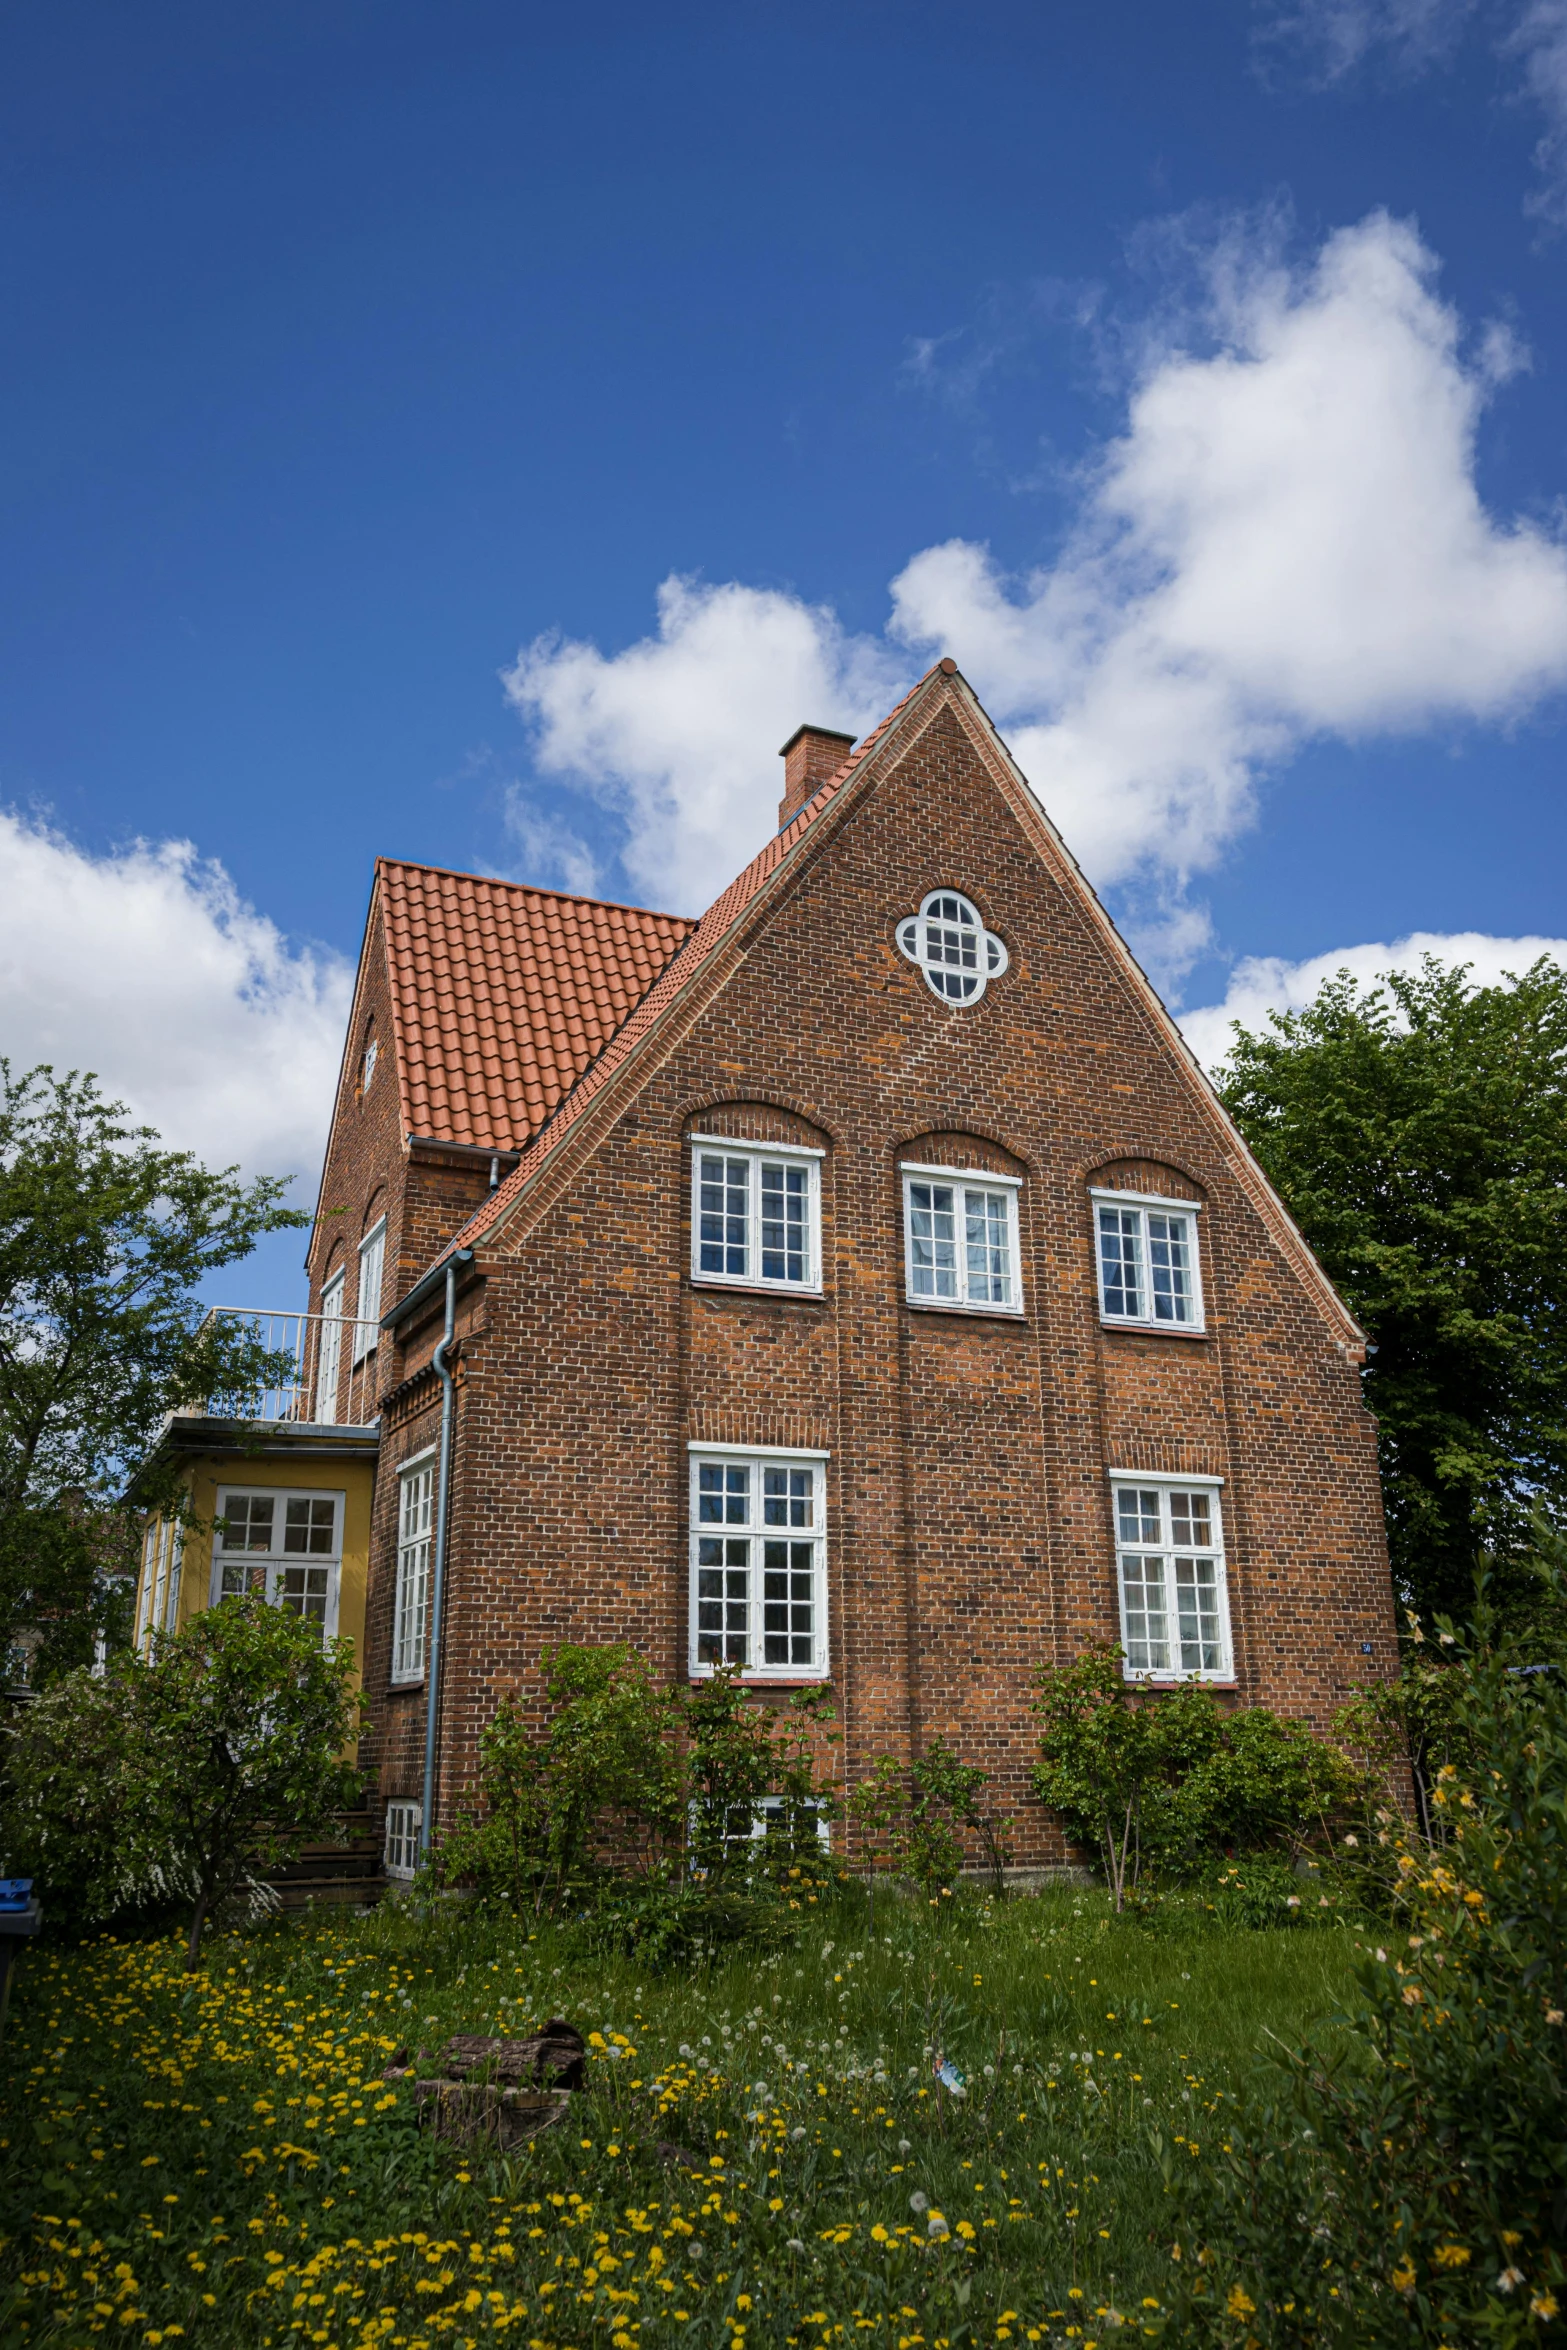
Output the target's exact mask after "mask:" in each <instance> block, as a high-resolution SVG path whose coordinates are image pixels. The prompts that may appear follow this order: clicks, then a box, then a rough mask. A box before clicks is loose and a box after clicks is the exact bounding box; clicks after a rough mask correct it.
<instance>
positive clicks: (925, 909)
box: [898, 889, 1007, 1004]
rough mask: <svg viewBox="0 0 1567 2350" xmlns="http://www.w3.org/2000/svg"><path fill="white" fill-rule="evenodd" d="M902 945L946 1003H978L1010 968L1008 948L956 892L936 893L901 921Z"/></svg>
mask: <svg viewBox="0 0 1567 2350" xmlns="http://www.w3.org/2000/svg"><path fill="white" fill-rule="evenodd" d="M898 945H899V946H900V947H901V948H902V950H903V952H904V954H906V955H907V956H908V958H909V961H910V962H911V963H917V964H918V965H919V967H920V969H921V970H922V971H923V972H924V974H925V984H926V986H927V987H928V988H929V989H930V990H931V992H932V994H934V995H938V996H940V998H941V1000H942V1002H943V1003H946V1004H977V1003H978V1002H979V999H980V997H981V996H982V995H983V994H984V992H985V989H986V986H987V984H988V983H989V982H990V981H991V980H992V979H998V978H999V977H1000V976H1001V973H1002V972H1003V971H1004V970H1005V969H1006V967H1007V950H1006V948H1005V947H1004V946H1003V945H1002V943H1001V941H1000V939H999V938H997V936H996V934H995V932H994V931H993V930H987V929H986V928H985V925H984V922H983V921H982V919H981V917H980V914H979V911H978V909H977V907H975V906H974V905H972V904H971V903H970V901H969V900H968V899H967V898H966V897H963V896H962V895H961V894H960V893H959V892H958V891H957V890H955V889H933V890H932V891H931V893H930V895H929V897H927V898H926V899H925V900H924V902H923V904H922V905H921V907H920V910H919V912H918V913H917V914H914V915H911V916H910V918H909V919H908V921H907V922H900V923H899V925H898Z"/></svg>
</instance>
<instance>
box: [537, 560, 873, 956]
mask: <svg viewBox="0 0 1567 2350" xmlns="http://www.w3.org/2000/svg"><path fill="white" fill-rule="evenodd" d="M902 665H903V664H902V662H901V659H900V658H898V657H897V656H894V655H893V654H892V653H891V652H890V650H889V649H888V648H886V647H884V646H879V645H877V644H876V643H874V642H871V641H868V640H866V639H864V638H855V637H851V636H849V635H847V634H846V633H845V631H844V630H843V629H842V628H841V627H840V625H839V623H838V621H837V618H836V617H835V615H834V614H833V613H832V612H830V611H828V610H827V609H825V608H824V607H822V606H820V605H811V604H806V603H803V602H802V601H801V600H800V599H799V598H798V597H797V596H792V595H788V594H785V593H783V592H781V591H779V590H776V589H764V588H750V587H743V586H740V585H738V584H736V583H730V584H729V585H726V586H722V587H707V586H703V585H702V584H701V583H700V582H699V581H696V580H690V579H666V580H665V581H664V583H663V585H662V587H661V588H660V589H659V591H658V634H657V635H656V636H655V637H647V638H644V639H643V640H642V642H641V643H640V644H635V645H632V646H630V647H628V649H627V650H626V651H624V652H622V653H616V654H613V655H611V656H609V657H606V656H605V655H604V654H602V653H601V652H600V651H599V650H598V648H597V646H595V645H589V644H583V643H581V642H579V641H575V640H571V639H561V638H559V637H541V638H539V639H538V640H537V641H536V642H535V643H533V644H531V645H528V646H525V647H524V649H523V651H522V652H521V653H519V655H518V656H517V661H516V665H515V666H514V667H513V668H512V669H510V670H508V671H507V673H506V679H505V683H506V691H507V693H508V695H509V697H510V699H511V700H512V702H513V703H514V705H515V706H516V708H517V709H518V710H519V711H521V712H522V713H523V715H524V716H525V717H526V718H527V719H528V720H529V721H530V722H531V724H532V726H533V729H534V755H535V758H536V761H537V763H538V765H539V766H540V767H541V768H542V769H543V770H544V771H545V772H546V773H548V774H552V775H563V776H570V777H572V778H574V779H576V780H578V781H580V782H582V783H583V784H585V785H587V786H588V787H589V789H591V790H592V791H593V792H594V793H595V794H596V795H597V796H598V797H599V798H600V799H601V800H602V801H603V802H605V803H606V804H607V805H608V806H609V807H610V808H612V809H613V810H614V811H615V812H616V813H617V814H618V815H619V816H620V817H621V819H622V821H623V822H624V824H625V827H626V841H625V846H624V847H623V849H622V851H621V861H622V863H623V864H624V866H625V868H626V870H627V872H628V873H630V874H631V875H632V876H633V878H634V879H635V880H636V882H637V883H638V884H639V885H640V886H642V887H643V888H645V889H647V890H648V891H650V892H651V893H652V894H653V895H654V897H655V899H656V900H657V902H658V903H660V904H661V905H665V906H668V907H670V908H671V909H672V910H674V911H677V912H686V911H693V910H695V911H699V910H700V909H701V908H702V907H703V906H705V905H706V904H707V903H708V902H709V900H710V899H711V898H712V897H713V896H714V895H715V894H716V892H717V891H718V890H719V889H721V888H722V887H723V885H724V883H725V882H727V881H728V880H730V879H731V878H732V876H733V875H734V874H735V873H736V872H738V871H739V869H740V868H741V866H743V865H744V864H746V863H747V861H748V860H749V859H750V858H751V857H753V856H754V855H755V854H756V851H757V850H758V848H760V846H761V845H762V842H763V841H764V840H765V839H766V837H767V834H768V832H769V831H770V830H771V829H772V821H770V819H772V818H773V805H775V804H776V802H777V800H778V798H779V796H780V794H781V792H782V789H783V769H782V767H781V766H780V765H779V762H778V758H777V756H776V754H777V750H778V746H779V745H780V744H781V743H782V741H783V740H784V737H785V736H786V735H789V734H792V733H793V732H794V729H795V727H796V726H798V725H799V724H800V723H801V722H802V720H809V721H810V722H811V723H813V724H816V725H820V726H841V727H843V728H844V729H845V730H846V731H851V732H858V731H863V730H864V729H865V728H866V727H868V726H871V725H873V724H874V723H875V721H876V719H877V718H878V717H880V716H881V714H882V710H883V707H884V705H885V703H886V701H887V700H888V698H889V697H890V696H892V695H894V694H895V693H896V691H897V688H898V673H899V670H900V668H901V667H902ZM773 821H775V819H773Z"/></svg>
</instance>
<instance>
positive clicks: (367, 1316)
mask: <svg viewBox="0 0 1567 2350" xmlns="http://www.w3.org/2000/svg"><path fill="white" fill-rule="evenodd" d="M385 1285H386V1218H385V1217H384V1216H383V1217H382V1218H381V1220H380V1222H379V1223H378V1224H372V1225H371V1227H370V1229H369V1231H368V1232H367V1233H366V1234H365V1236H364V1238H363V1240H362V1241H361V1242H360V1243H359V1290H358V1295H357V1297H356V1298H355V1301H354V1359H353V1367H354V1369H355V1370H357V1369H358V1368H359V1365H360V1364H361V1363H362V1362H363V1361H364V1359H365V1357H366V1355H370V1354H374V1352H375V1350H376V1348H377V1347H378V1346H379V1345H380V1343H381V1291H382V1289H383V1288H384V1287H385ZM367 1291H369V1292H373V1294H372V1295H371V1296H370V1297H369V1299H368V1302H367V1299H366V1292H367Z"/></svg>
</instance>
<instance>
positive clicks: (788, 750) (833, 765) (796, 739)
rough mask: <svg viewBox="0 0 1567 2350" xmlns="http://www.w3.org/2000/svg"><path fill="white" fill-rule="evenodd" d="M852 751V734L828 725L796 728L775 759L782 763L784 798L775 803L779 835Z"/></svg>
mask: <svg viewBox="0 0 1567 2350" xmlns="http://www.w3.org/2000/svg"><path fill="white" fill-rule="evenodd" d="M853 748H854V737H853V735H852V734H837V733H835V732H834V730H833V728H832V727H830V726H797V727H796V728H795V730H794V732H793V734H791V735H790V737H789V740H788V741H787V742H786V743H785V744H784V747H783V749H782V750H781V751H780V752H779V754H778V756H779V757H780V759H782V761H783V763H784V796H783V798H782V799H781V800H780V801H779V803H778V829H779V831H780V832H781V831H782V830H783V828H784V826H785V825H786V824H787V823H788V821H789V819H790V817H791V816H797V815H798V814H799V812H800V810H801V809H802V808H803V807H804V806H805V803H806V801H807V800H808V799H809V798H810V796H811V794H812V793H813V792H814V791H815V789H816V787H817V785H818V784H822V783H825V782H826V781H827V778H828V776H829V775H836V774H837V772H838V770H839V768H840V767H841V766H842V765H843V763H844V761H845V759H846V758H847V757H848V756H849V753H850V752H851V751H852V750H853Z"/></svg>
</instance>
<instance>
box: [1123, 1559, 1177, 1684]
mask: <svg viewBox="0 0 1567 2350" xmlns="http://www.w3.org/2000/svg"><path fill="white" fill-rule="evenodd" d="M1121 1593H1122V1602H1123V1605H1122V1615H1123V1619H1124V1622H1125V1626H1126V1662H1127V1666H1128V1668H1129V1670H1130V1671H1132V1672H1134V1673H1167V1672H1168V1671H1169V1669H1170V1635H1169V1626H1168V1623H1167V1621H1166V1617H1165V1602H1164V1561H1163V1559H1159V1558H1140V1557H1138V1556H1137V1554H1136V1553H1135V1552H1133V1553H1131V1554H1130V1555H1123V1557H1122V1560H1121Z"/></svg>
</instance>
